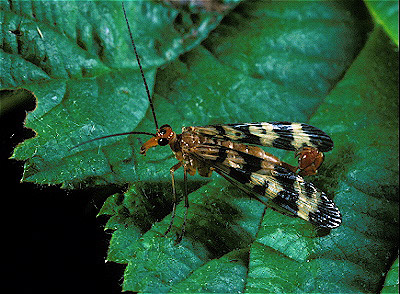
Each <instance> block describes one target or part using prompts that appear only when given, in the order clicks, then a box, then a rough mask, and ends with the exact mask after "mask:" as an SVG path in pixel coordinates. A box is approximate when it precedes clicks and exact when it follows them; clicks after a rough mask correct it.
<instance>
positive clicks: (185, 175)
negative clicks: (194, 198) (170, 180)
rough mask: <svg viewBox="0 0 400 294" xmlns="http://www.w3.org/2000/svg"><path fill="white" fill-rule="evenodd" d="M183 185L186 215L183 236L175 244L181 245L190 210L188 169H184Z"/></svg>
mask: <svg viewBox="0 0 400 294" xmlns="http://www.w3.org/2000/svg"><path fill="white" fill-rule="evenodd" d="M183 183H184V198H185V215H184V217H183V224H182V230H181V234H180V235H179V236H178V238H177V239H176V241H175V244H178V243H180V242H181V241H182V238H183V235H184V234H185V229H186V221H187V215H188V210H189V198H188V186H187V169H186V168H185V167H184V170H183Z"/></svg>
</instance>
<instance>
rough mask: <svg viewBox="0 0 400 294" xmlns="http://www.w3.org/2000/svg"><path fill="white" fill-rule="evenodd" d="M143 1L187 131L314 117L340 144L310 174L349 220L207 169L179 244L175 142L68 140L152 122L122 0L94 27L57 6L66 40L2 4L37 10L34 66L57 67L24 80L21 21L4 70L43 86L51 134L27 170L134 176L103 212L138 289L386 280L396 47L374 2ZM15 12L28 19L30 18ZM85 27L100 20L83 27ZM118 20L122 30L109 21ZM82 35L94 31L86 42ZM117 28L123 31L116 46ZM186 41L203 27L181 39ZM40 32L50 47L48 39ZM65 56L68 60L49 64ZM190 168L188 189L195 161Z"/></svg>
mask: <svg viewBox="0 0 400 294" xmlns="http://www.w3.org/2000/svg"><path fill="white" fill-rule="evenodd" d="M21 3H23V2H21ZM33 3H36V2H33ZM45 3H49V2H45ZM68 3H70V2H68ZM136 4H138V3H131V4H130V5H132V6H131V9H132V10H133V11H134V12H132V14H131V15H130V16H129V19H130V21H131V22H133V23H137V24H136V25H133V26H136V28H137V29H138V30H139V32H136V30H134V34H135V39H137V43H138V44H137V45H138V51H139V53H140V55H141V56H142V57H143V58H142V60H143V64H144V65H145V74H146V77H147V79H148V82H149V85H150V88H151V89H152V92H153V93H154V94H153V99H154V104H155V109H156V112H157V118H158V120H159V122H160V123H161V124H163V123H168V124H170V125H171V126H172V127H173V128H174V129H175V130H176V129H179V128H180V127H182V126H190V125H204V124H210V123H233V122H251V121H270V120H293V121H301V122H307V121H310V123H311V124H312V125H315V126H317V127H319V128H321V129H323V130H325V131H326V132H327V133H329V134H331V135H332V138H333V140H334V142H335V148H334V151H333V152H331V153H329V154H327V155H326V160H325V163H324V166H323V168H322V169H321V170H320V173H319V175H318V176H317V177H313V178H310V180H312V181H313V182H314V183H315V184H316V186H318V187H319V188H321V189H322V190H324V191H326V192H327V194H328V195H330V196H331V197H334V200H335V203H337V205H338V207H339V208H340V210H341V211H342V213H343V225H342V226H341V227H340V228H338V229H335V230H333V231H331V232H316V231H315V229H314V228H313V227H311V225H309V224H307V223H305V222H304V221H302V220H300V219H292V218H289V217H288V216H285V215H281V214H279V213H277V212H275V211H271V210H270V209H266V208H265V207H264V206H263V205H262V204H260V203H259V202H257V201H255V200H254V199H252V198H249V196H248V195H246V194H244V193H242V192H241V191H239V190H238V189H237V188H235V187H232V186H231V185H230V184H229V183H227V182H226V181H224V180H222V179H217V180H212V181H211V182H210V183H207V184H205V180H204V179H201V178H199V177H197V178H196V177H195V178H194V181H192V180H190V183H189V189H190V192H191V193H190V195H189V201H190V208H189V214H188V225H187V228H186V233H185V236H184V238H183V240H182V242H181V243H180V244H178V245H175V244H174V243H175V238H176V235H177V234H179V233H180V230H181V225H182V222H183V220H182V218H183V215H184V210H185V209H184V207H183V204H182V203H180V204H179V205H178V207H177V216H176V219H175V222H174V226H173V228H172V231H171V232H170V233H169V234H168V235H167V236H166V237H165V236H164V235H163V234H164V232H165V230H166V229H167V227H168V225H169V223H170V219H171V216H170V215H169V213H170V211H171V208H172V205H171V198H172V196H171V194H172V193H171V186H170V180H169V173H168V168H170V167H171V166H172V165H173V164H175V163H176V159H174V158H173V156H172V155H171V152H170V151H169V150H167V148H164V149H162V148H161V149H160V148H159V149H158V150H156V149H154V150H151V151H149V152H148V155H147V156H146V157H141V156H140V154H139V153H138V150H139V148H140V145H141V143H142V142H143V141H142V140H145V139H146V138H145V137H144V138H138V137H136V136H130V137H127V138H113V139H107V140H104V141H96V142H93V143H90V144H87V145H83V146H80V147H79V148H78V149H73V150H69V148H70V147H72V146H74V145H76V144H78V143H80V142H83V141H86V140H89V139H92V138H95V137H99V136H104V135H108V134H111V133H119V132H124V131H130V130H133V129H134V130H136V131H152V130H154V122H153V121H152V115H151V113H150V111H149V108H148V101H147V98H146V95H145V91H144V87H143V84H142V81H141V77H140V73H139V71H138V70H137V65H136V63H135V60H134V57H133V56H132V54H131V52H130V48H129V40H128V36H127V34H126V28H125V25H124V22H123V18H122V16H121V11H120V8H119V6H115V4H114V3H105V2H96V4H93V3H88V4H87V5H88V7H85V8H84V9H82V11H86V14H84V17H83V18H84V19H88V20H91V15H92V12H93V15H98V16H102V15H106V16H107V17H98V18H95V19H94V20H93V21H90V23H91V24H92V25H91V26H88V25H80V24H77V21H75V22H74V17H71V18H67V19H65V20H63V18H62V17H63V16H62V15H60V14H59V15H56V16H55V17H49V19H51V20H53V19H57V17H61V20H58V21H56V25H54V23H53V22H52V21H50V22H48V24H47V26H48V27H49V28H48V30H49V31H53V33H54V34H56V36H57V38H56V39H60V40H59V41H58V42H54V43H51V42H50V40H48V39H47V30H45V28H46V26H44V27H43V28H42V25H41V23H40V21H36V18H33V17H27V15H29V16H30V15H32V12H31V13H21V14H19V12H18V13H16V12H15V11H24V10H23V9H16V10H12V9H11V11H12V12H9V10H8V8H2V13H4V14H5V17H9V18H10V19H11V18H12V17H11V16H12V15H14V14H15V15H18V16H19V17H23V18H25V17H26V18H27V19H30V20H31V23H32V24H31V26H28V24H29V22H27V21H24V22H23V23H22V24H21V28H20V30H21V31H24V30H25V31H24V32H25V33H24V35H23V36H20V37H19V38H23V37H25V38H26V39H24V40H22V41H23V42H22V44H23V46H25V47H26V48H31V47H32V48H34V49H35V48H36V49H35V50H33V51H32V52H43V51H44V52H45V53H44V54H43V55H39V56H38V57H35V58H36V59H34V60H35V62H34V63H33V64H34V65H35V66H36V67H37V68H38V69H40V70H42V68H43V70H42V71H44V72H45V73H46V75H48V76H49V77H47V76H46V75H45V76H44V78H43V77H42V76H41V75H39V74H35V72H34V71H33V70H32V71H29V73H32V75H33V76H34V78H31V77H30V76H29V75H28V77H27V78H26V76H27V75H24V74H23V72H19V70H18V69H19V68H20V67H18V66H19V64H20V63H21V62H26V61H28V62H26V63H27V64H30V63H32V62H31V61H30V60H31V59H29V58H31V57H30V56H31V55H32V54H31V53H30V54H25V55H24V54H21V53H19V52H25V51H18V42H17V41H15V40H14V43H13V39H11V37H9V36H8V35H7V38H10V40H9V41H7V42H5V43H3V44H7V46H8V47H7V46H5V47H6V49H7V50H8V51H5V53H4V54H5V55H7V54H8V55H10V56H12V58H9V59H10V60H11V59H13V60H17V61H18V62H19V63H18V62H17V63H11V62H10V64H13V66H11V67H5V68H7V73H10V74H9V76H10V77H11V76H14V77H17V78H18V79H16V78H14V79H11V78H10V79H9V80H6V81H8V82H9V83H10V84H7V83H4V82H3V84H6V86H5V87H6V88H7V87H12V86H20V87H23V88H26V89H29V90H31V91H33V92H34V94H35V96H36V97H37V100H38V107H37V108H36V110H35V111H34V112H32V113H30V114H29V115H28V117H27V126H28V127H31V128H34V129H35V131H36V132H37V133H38V136H37V137H35V138H34V139H30V140H27V141H25V142H24V143H23V144H21V145H20V146H19V147H18V148H17V149H16V150H15V153H14V158H16V159H21V160H26V166H25V173H24V180H25V181H32V182H36V183H49V184H57V183H62V184H63V185H64V186H67V187H79V186H84V185H89V186H92V185H105V184H125V183H133V184H132V185H131V186H130V188H129V189H128V191H127V192H126V193H124V194H116V195H113V196H110V198H109V199H108V200H107V201H106V203H105V204H104V206H103V208H102V210H101V212H100V215H108V216H109V217H110V218H109V221H108V223H107V226H106V228H107V229H112V230H114V233H113V237H112V240H111V243H110V248H109V252H108V260H111V261H114V262H119V263H122V264H126V265H127V266H126V271H125V275H124V284H123V290H125V291H128V290H132V291H142V292H168V291H170V292H195V291H198V292H206V291H215V292H217V291H218V292H231V291H237V292H262V291H264V292H285V293H287V292H293V291H297V292H321V293H322V292H324V293H326V292H366V293H367V292H368V293H369V292H378V291H379V290H380V289H381V287H382V285H381V277H382V275H384V274H385V273H386V270H387V268H388V262H389V260H390V256H391V255H393V254H397V253H395V252H394V251H395V249H396V246H397V244H396V237H398V230H397V225H398V216H397V215H398V196H397V195H398V166H397V164H396V163H397V162H398V145H397V139H398V129H397V128H398V112H397V109H398V108H397V106H398V105H397V104H398V102H397V101H398V100H397V95H398V88H397V83H398V78H397V77H398V75H397V73H398V71H397V67H398V58H397V55H396V52H395V48H393V47H392V46H391V45H390V42H389V40H388V39H387V38H386V37H385V34H384V33H383V32H382V31H380V30H379V29H375V30H374V32H373V34H372V35H371V36H370V37H369V40H368V43H367V44H366V45H365V41H366V39H367V37H368V33H369V30H370V29H371V21H370V19H369V17H368V15H366V14H365V9H364V7H362V6H360V3H359V2H349V3H346V2H283V1H278V2H268V1H258V2H252V3H247V2H245V3H241V4H240V5H238V6H237V7H236V8H235V9H233V10H229V9H228V10H225V11H223V14H224V15H222V14H221V12H219V11H217V12H216V11H205V10H204V9H202V8H201V7H200V8H198V9H197V11H196V12H197V13H198V14H196V15H194V14H193V13H190V12H188V11H187V8H183V9H182V11H183V12H182V11H178V10H176V9H175V8H174V7H173V6H170V5H169V4H166V3H156V2H153V1H152V2H143V3H139V4H138V6H137V7H136ZM16 5H21V6H22V7H23V6H24V4H20V3H19V2H18V4H16ZM29 5H31V4H29ZM38 5H39V4H38ZM43 5H44V6H45V4H43ZM52 5H53V6H54V7H58V6H57V5H58V4H56V3H52ZM68 5H69V4H68ZM70 5H74V4H70ZM81 5H83V4H81ZM85 5H86V4H85ZM85 5H83V6H85ZM44 6H43V7H44ZM40 7H41V6H40ZM98 8H101V9H99V10H97V9H98ZM26 9H27V8H26ZM36 10H38V8H36ZM71 10H73V11H76V10H74V9H72V8H71ZM13 11H14V12H13ZM56 11H57V9H56ZM98 11H101V13H100V12H98ZM107 11H109V13H107ZM76 13H80V12H76ZM10 15H11V16H10ZM37 15H40V16H46V15H47V14H46V13H42V14H37ZM110 15H111V16H110ZM198 15H199V16H198ZM109 16H110V17H109ZM223 16H224V18H223V20H222V21H221V19H222V17H223ZM159 17H161V19H162V21H160V19H159ZM163 17H164V18H163ZM77 18H78V17H77ZM81 18H82V17H80V19H81ZM45 19H46V18H45ZM24 20H25V19H24ZM70 21H71V22H72V23H70ZM85 21H86V20H85ZM220 21H221V22H220ZM6 23H7V22H6ZM38 23H39V24H40V31H41V32H42V34H43V36H44V38H43V39H42V38H41V37H40V35H39V34H38V31H37V29H36V26H37V24H38ZM140 24H142V25H140ZM143 24H146V25H145V26H144V25H143ZM13 25H14V26H13ZM64 25H65V26H66V27H67V28H65V29H64ZM10 26H11V27H12V29H13V30H15V28H16V27H17V26H18V21H17V17H15V19H14V20H13V22H10ZM79 26H82V27H81V30H82V31H84V29H85V28H86V27H90V28H91V30H94V31H99V33H97V34H93V33H86V34H83V33H82V34H81V35H84V36H86V37H77V36H76V35H75V32H76V31H80V30H77V27H78V28H80V27H79ZM11 27H10V29H11ZM181 27H184V29H181ZM215 27H217V28H216V29H215V30H213V31H212V33H211V34H210V35H209V36H208V34H209V32H210V31H211V30H212V29H214V28H215ZM100 28H103V29H100ZM107 28H108V29H107ZM114 28H115V30H114ZM8 30H9V29H6V30H3V34H4V32H7V31H8ZM140 30H143V32H142V34H140ZM110 31H111V36H113V37H112V38H110V37H107V36H103V35H102V33H101V32H103V33H104V34H106V33H107V32H110ZM197 31H198V32H199V33H197ZM68 32H69V33H68ZM123 32H125V33H123ZM166 32H167V33H166ZM136 33H138V35H136ZM12 35H13V34H12ZM106 35H107V34H106ZM182 35H183V36H187V38H186V39H185V38H183V37H182ZM92 36H93V37H92ZM136 36H137V37H136ZM139 36H140V37H139ZM12 38H14V39H17V37H16V36H15V35H14V36H12ZM64 39H65V40H64ZM81 39H83V40H84V41H85V42H87V43H88V45H85V46H83V47H84V48H82V47H81V46H80V45H79V44H80V41H78V40H81ZM7 40H8V39H7ZM99 40H100V41H99ZM101 40H102V41H101ZM106 40H109V41H110V42H112V44H114V43H115V44H119V45H118V46H114V45H112V46H108V45H103V44H108V43H107V41H106ZM146 40H147V41H146ZM181 40H187V41H188V42H190V40H192V41H191V43H190V45H187V46H183V47H179V46H178V47H175V45H176V44H180V41H181ZM47 41H49V42H50V43H46V42H47ZM24 42H26V43H29V42H30V43H29V45H30V46H28V45H24ZM40 42H42V44H49V45H51V46H47V47H46V46H44V48H43V46H42V47H40V46H39V45H40ZM200 42H201V45H199V44H200ZM19 43H21V42H19ZM184 43H185V42H184ZM58 44H61V45H62V46H72V47H79V48H80V49H79V48H75V49H73V48H72V49H71V48H69V49H68V50H67V49H66V50H65V52H67V53H68V52H73V54H69V53H68V54H69V55H67V57H65V56H64V55H63V54H64V53H63V52H64V51H63V50H60V49H58V50H56V51H55V52H54V53H53V54H50V53H47V54H46V50H52V48H53V47H55V48H59V47H57V46H58ZM90 44H93V45H90ZM149 44H150V45H151V44H153V45H154V46H149ZM13 46H14V47H13ZM23 46H22V47H23ZM25 47H24V48H25ZM38 48H42V49H41V50H38ZM61 48H62V47H61ZM86 48H87V49H86ZM115 48H121V52H120V51H119V50H116V49H115ZM148 48H150V49H154V48H156V49H157V48H162V50H158V49H157V50H156V49H154V50H150V49H148ZM3 50H4V49H3ZM61 51H63V52H61ZM116 51H118V52H116ZM147 51H150V52H147ZM60 52H61V53H60ZM79 52H80V55H79V54H78V53H79ZM142 52H143V53H142ZM167 53H168V54H167ZM114 54H116V55H114ZM8 55H7V56H8ZM57 56H59V59H60V60H61V61H60V64H62V66H59V65H58V63H57V66H56V67H55V69H48V68H51V66H50V65H52V64H55V62H54V60H57V59H55V57H57ZM63 56H64V57H63ZM82 56H83V57H82ZM86 56H89V57H86ZM126 56H132V57H129V58H127V57H126ZM178 56H179V58H178ZM357 56H358V57H357ZM28 57H29V58H28ZM44 57H46V58H44ZM356 57H357V58H356ZM355 58H356V59H355ZM42 60H44V61H42ZM46 60H51V62H49V63H48V64H47V63H46V62H47V61H46ZM88 60H90V61H91V60H93V61H91V62H93V66H90V67H89V66H88ZM111 61H112V62H111ZM114 62H115V63H114ZM14 64H16V65H15V66H14ZM89 64H91V63H90V62H89ZM114 64H115V66H114ZM36 67H35V68H36ZM8 68H11V69H13V70H14V72H13V71H9V70H8ZM21 68H23V67H21ZM26 68H28V67H26ZM76 68H78V70H76ZM65 69H71V71H70V72H71V73H72V74H69V75H68V74H65ZM81 69H84V70H81ZM40 70H38V71H39V72H40ZM4 71H5V69H4ZM48 72H50V73H51V75H50V74H47V73H48ZM16 73H18V74H16ZM63 74H65V75H63ZM128 75H129V79H127V76H128ZM0 76H2V77H3V74H1V75H0ZM4 77H7V75H4ZM14 80H16V81H20V82H15V84H12V81H14ZM10 81H11V82H10ZM38 81H40V83H39V82H38ZM273 152H274V154H279V156H284V155H285V153H284V152H275V151H273ZM292 156H293V155H292V154H290V157H292ZM287 158H288V157H287ZM290 160H293V159H290ZM177 179H178V181H177V186H178V188H180V187H181V186H182V172H181V171H178V172H177ZM178 194H179V195H182V192H181V190H179V193H178ZM248 252H249V253H248ZM245 269H246V270H245Z"/></svg>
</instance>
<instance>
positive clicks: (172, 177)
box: [164, 161, 182, 235]
mask: <svg viewBox="0 0 400 294" xmlns="http://www.w3.org/2000/svg"><path fill="white" fill-rule="evenodd" d="M181 166H182V162H180V161H179V162H178V163H177V164H175V165H174V166H173V167H171V168H170V169H169V172H170V174H171V182H172V200H173V206H172V216H171V221H170V223H169V226H168V229H167V230H166V231H165V233H164V235H167V234H168V233H169V232H170V231H171V228H172V224H173V223H174V218H175V214H176V204H177V198H176V188H175V175H174V173H175V171H176V170H177V169H179V168H180V167H181Z"/></svg>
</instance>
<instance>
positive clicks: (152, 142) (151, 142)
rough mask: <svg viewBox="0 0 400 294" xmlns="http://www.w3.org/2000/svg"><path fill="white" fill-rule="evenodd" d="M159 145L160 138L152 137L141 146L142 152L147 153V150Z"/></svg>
mask: <svg viewBox="0 0 400 294" xmlns="http://www.w3.org/2000/svg"><path fill="white" fill-rule="evenodd" d="M157 145H158V138H157V137H152V138H151V139H149V140H148V141H147V142H146V143H144V144H143V145H142V147H140V154H143V155H146V152H147V150H149V149H150V148H151V147H155V146H157Z"/></svg>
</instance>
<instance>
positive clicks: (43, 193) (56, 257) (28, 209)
mask: <svg viewBox="0 0 400 294" xmlns="http://www.w3.org/2000/svg"><path fill="white" fill-rule="evenodd" d="M3 93H4V92H3ZM3 93H0V99H2V98H4V95H2V94H3ZM0 102H1V101H0ZM34 107H35V102H34V99H33V98H30V99H27V100H25V101H24V102H23V103H22V104H20V105H19V106H18V107H15V108H13V109H12V110H9V111H7V112H6V113H3V114H2V115H1V116H0V128H1V129H0V142H1V143H0V148H1V150H0V169H1V171H2V176H1V187H2V190H3V192H2V193H1V194H2V196H1V200H2V203H1V228H2V234H1V236H2V237H1V243H2V245H3V246H2V247H3V250H2V253H3V254H2V257H1V259H2V261H1V265H2V266H1V267H0V268H1V271H2V272H1V273H0V275H1V280H2V283H1V286H0V288H3V287H4V286H5V287H6V288H7V289H6V292H5V291H2V292H3V293H121V283H122V281H123V280H122V276H123V271H124V268H125V266H123V265H119V264H116V263H112V262H107V263H106V262H105V259H106V256H107V248H108V243H109V240H110V238H111V232H109V231H108V232H105V231H104V225H105V223H106V221H107V218H105V217H100V218H96V215H97V213H98V211H99V209H100V208H101V203H102V202H103V201H104V197H105V195H104V193H100V191H66V190H62V189H60V188H59V187H57V186H39V185H36V184H32V183H20V179H21V178H22V173H23V162H19V161H15V160H11V159H9V157H10V156H11V155H12V151H13V149H14V148H15V146H17V144H18V143H20V142H22V141H23V140H24V139H25V138H29V137H32V136H34V133H33V132H32V131H31V130H29V129H26V128H24V127H23V121H24V119H25V116H26V111H28V110H32V109H33V108H34ZM99 194H100V195H99ZM108 195H109V194H108Z"/></svg>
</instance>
